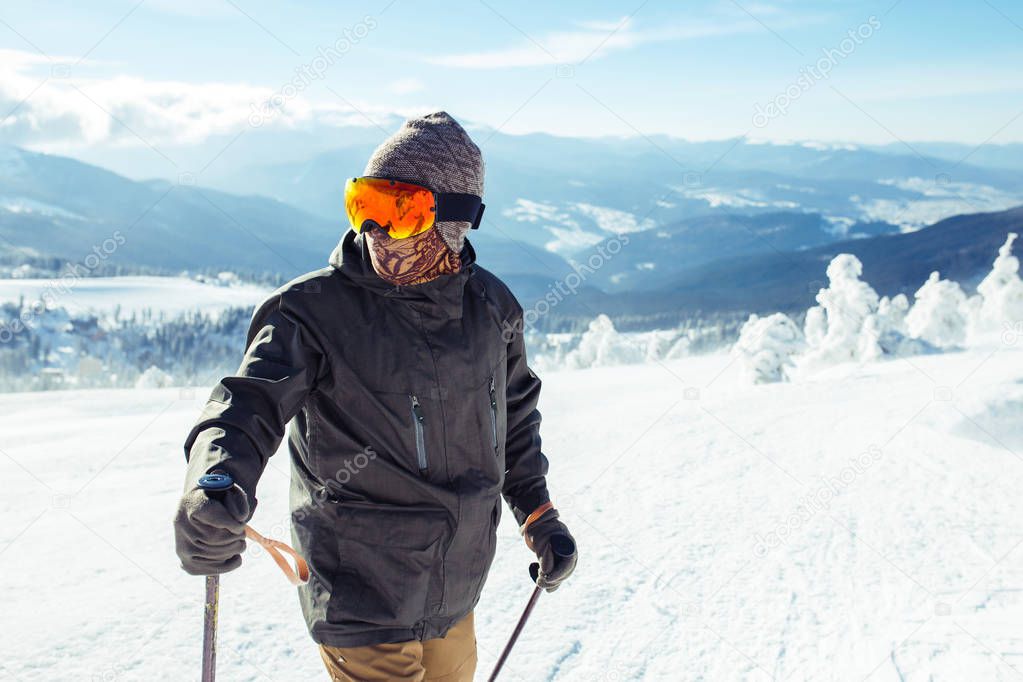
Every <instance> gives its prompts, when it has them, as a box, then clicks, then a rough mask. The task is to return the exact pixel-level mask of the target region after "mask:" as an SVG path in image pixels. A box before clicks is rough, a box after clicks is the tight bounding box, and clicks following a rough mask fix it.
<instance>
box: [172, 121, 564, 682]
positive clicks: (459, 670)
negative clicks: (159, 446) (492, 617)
mask: <svg viewBox="0 0 1023 682" xmlns="http://www.w3.org/2000/svg"><path fill="white" fill-rule="evenodd" d="M482 196H483V160H482V157H481V154H480V150H479V148H478V147H477V146H476V145H475V144H474V143H473V142H472V140H471V139H470V138H469V136H468V134H467V133H466V132H465V130H463V129H462V127H461V126H460V125H459V124H458V123H457V122H456V121H455V120H454V119H452V118H451V117H450V116H449V115H447V114H446V113H443V112H438V113H434V114H430V115H428V116H424V117H422V118H415V119H410V120H408V121H406V122H405V124H404V126H403V127H402V128H401V129H400V130H399V131H398V132H397V133H396V134H395V135H394V136H392V137H391V138H390V139H388V140H387V141H385V142H384V143H383V144H382V145H381V146H380V147H379V148H378V149H377V150H376V151H375V152H374V153H373V156H372V158H370V160H369V163H368V164H367V165H366V169H365V171H364V173H363V177H361V178H355V179H353V180H349V181H348V184H347V186H346V189H345V205H346V210H347V213H348V217H349V220H350V222H351V223H352V230H351V231H350V232H348V233H347V234H346V235H345V236H344V238H343V239H342V241H341V243H340V245H339V246H338V247H337V248H336V249H335V250H334V253H333V254H332V255H331V257H330V267H328V268H324V269H322V270H318V271H316V272H312V273H309V274H307V275H304V276H302V277H300V278H298V279H297V280H295V281H293V282H291V283H290V284H288V285H286V286H285V287H283V288H282V289H280V290H278V291H277V292H276V293H274V294H273V295H272V296H271V297H270V298H269V299H268V300H267V301H266V302H265V303H263V304H262V305H261V306H260V307H259V309H258V310H257V311H256V313H255V316H254V318H253V321H252V325H251V328H250V330H249V335H248V350H247V351H246V354H245V358H244V360H243V361H242V364H241V367H240V369H239V370H238V373H237V374H236V375H235V376H232V377H227V378H225V379H223V380H222V381H221V382H220V383H219V384H218V385H217V386H216V388H215V389H214V390H213V395H212V397H211V398H210V401H209V403H208V404H207V407H206V409H205V411H204V413H203V416H202V418H201V420H200V421H199V423H198V424H197V425H196V426H195V428H194V429H193V430H192V432H191V433H190V435H189V436H188V439H187V441H186V443H185V452H186V456H187V458H188V471H187V478H186V484H185V494H184V496H183V498H182V500H181V504H180V506H179V510H178V514H177V517H176V519H175V533H176V540H177V550H178V555H179V557H180V558H181V562H182V565H183V567H184V569H185V570H186V571H188V572H189V573H192V574H196V575H209V574H218V573H223V572H226V571H230V570H232V569H234V568H237V567H238V565H239V564H240V563H241V557H240V556H239V554H240V553H241V552H242V551H243V549H244V546H245V545H244V535H243V528H244V524H245V522H247V521H248V519H249V518H250V517H251V516H252V512H253V510H254V509H255V506H256V482H257V481H258V480H259V477H260V474H261V473H262V471H263V468H264V466H265V465H266V461H267V459H268V458H269V457H270V455H272V454H273V453H274V451H276V449H277V448H278V446H279V445H280V443H281V440H282V439H283V438H284V435H285V428H286V425H287V423H288V422H289V421H290V422H291V430H290V434H289V449H290V452H291V462H292V486H291V507H292V521H293V539H294V542H295V543H296V544H297V549H298V550H299V552H301V553H302V554H303V555H304V556H305V557H306V559H307V560H308V562H309V564H310V567H311V573H312V577H311V579H310V581H309V583H308V584H307V585H305V586H303V587H301V588H300V589H299V598H300V601H301V605H302V610H303V613H304V614H305V618H306V622H307V624H308V626H309V631H310V633H311V634H312V637H313V639H314V640H315V641H316V642H317V643H318V644H320V653H321V656H322V658H323V660H324V662H325V664H326V666H327V669H328V670H329V672H330V674H331V677H332V679H335V680H359V681H360V682H361V681H362V680H399V681H401V680H409V681H412V680H415V681H417V682H418V681H421V680H435V681H437V680H444V681H445V682H461V681H462V680H466V681H468V680H471V679H472V676H473V672H474V670H475V667H476V641H475V634H474V631H473V625H472V611H473V608H474V607H475V606H476V603H477V601H478V599H479V595H480V591H481V590H482V588H483V583H484V581H485V580H486V577H487V572H488V570H489V568H490V564H491V561H492V559H493V555H494V547H495V531H496V528H497V524H498V520H499V519H500V515H501V504H500V500H501V496H502V495H503V497H504V499H505V500H506V501H507V503H508V504H509V506H510V507H511V510H512V513H513V514H514V516H515V519H516V521H517V522H518V524H519V525H520V527H521V528H522V529H523V535H524V537H525V540H526V544H527V545H528V546H529V547H530V548H531V549H532V550H533V551H534V552H535V553H536V555H537V557H538V558H539V574H538V576H537V583H538V584H539V585H540V586H542V587H545V588H546V589H548V590H549V591H553V590H554V589H556V588H557V587H558V586H559V585H560V584H561V583H562V581H563V580H565V578H567V577H568V576H569V574H571V572H572V571H573V569H574V567H575V563H576V551H575V544H574V541H573V540H572V536H571V534H570V533H569V532H568V529H567V528H566V527H565V526H564V524H563V523H562V522H561V521H560V520H559V519H558V512H557V511H556V510H555V509H554V508H553V507H552V505H551V503H550V497H549V495H548V492H547V483H546V480H545V475H546V473H547V459H546V457H545V456H544V455H543V454H542V453H541V452H540V436H539V427H540V413H539V412H538V411H537V409H536V404H537V399H538V398H539V393H540V380H539V379H538V378H537V377H536V375H535V374H533V372H532V371H531V370H530V369H529V367H527V365H526V353H525V347H524V343H523V338H522V330H523V325H522V308H521V307H520V306H519V304H518V302H517V301H516V300H515V297H514V296H513V295H512V294H511V292H510V291H509V290H508V288H507V287H506V286H505V285H504V284H503V283H502V282H501V281H500V280H499V279H497V277H495V276H494V275H493V274H491V273H490V272H487V271H486V270H484V269H483V268H481V267H479V266H478V265H477V264H476V263H475V254H474V251H473V249H472V246H471V245H470V244H469V243H468V242H467V241H466V239H465V236H466V233H467V232H468V231H469V229H470V228H472V227H477V226H478V224H479V219H480V217H481V215H482V211H483V205H482V203H481V200H482ZM215 472H223V473H228V474H230V475H231V476H232V477H233V479H234V481H235V482H236V485H235V486H234V487H233V488H231V489H230V490H228V491H227V493H226V494H218V495H213V496H210V495H207V494H206V492H205V491H204V490H202V489H199V488H198V487H197V485H196V481H197V480H198V478H199V476H201V475H203V474H206V473H215Z"/></svg>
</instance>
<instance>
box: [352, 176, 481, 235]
mask: <svg viewBox="0 0 1023 682" xmlns="http://www.w3.org/2000/svg"><path fill="white" fill-rule="evenodd" d="M484 208H486V207H485V206H484V204H483V201H482V199H480V197H478V196H476V195H475V194H453V193H446V192H434V191H433V190H431V189H430V188H429V187H423V186H422V185H416V184H413V183H411V182H402V181H400V180H391V179H389V178H374V177H369V176H366V177H361V178H351V179H350V180H348V181H347V182H346V183H345V212H346V213H347V214H348V221H349V222H350V223H351V224H352V229H353V230H355V231H356V232H364V231H365V232H368V231H371V230H377V229H379V230H383V231H384V232H386V233H387V234H388V235H389V236H390V237H391V238H393V239H406V238H408V237H414V236H415V235H417V234H422V233H423V232H426V231H427V230H429V229H430V228H431V227H433V226H434V224H436V223H438V222H467V223H471V224H472V229H474V230H475V229H477V228H478V227H479V226H480V220H481V219H482V218H483V209H484Z"/></svg>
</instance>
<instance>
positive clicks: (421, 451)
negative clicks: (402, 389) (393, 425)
mask: <svg viewBox="0 0 1023 682" xmlns="http://www.w3.org/2000/svg"><path fill="white" fill-rule="evenodd" d="M409 400H410V401H411V403H412V428H413V430H414V431H415V435H416V462H417V463H418V464H419V471H420V473H422V472H424V471H426V470H427V468H429V464H430V463H429V460H427V458H426V433H425V431H424V430H423V423H424V421H425V420H424V419H423V408H422V407H421V406H420V405H419V398H417V397H415V396H414V395H410V396H409Z"/></svg>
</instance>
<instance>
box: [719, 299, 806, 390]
mask: <svg viewBox="0 0 1023 682" xmlns="http://www.w3.org/2000/svg"><path fill="white" fill-rule="evenodd" d="M804 345H805V342H804V338H803V334H802V333H801V332H800V331H799V327H797V326H796V323H795V322H793V321H792V320H791V319H789V317H788V316H787V315H784V314H782V313H774V314H773V315H768V316H767V317H759V316H757V315H750V316H749V319H748V320H746V323H745V324H744V325H743V326H742V329H741V330H739V340H738V341H736V343H735V346H733V347H732V352H733V353H734V354H736V355H738V356H739V357H740V358H741V359H742V366H743V371H744V375H745V377H746V379H747V380H748V381H750V382H752V383H755V384H763V383H771V382H775V381H786V380H788V379H789V378H790V374H791V370H792V368H793V361H792V359H793V357H794V356H795V355H796V354H797V353H799V352H800V351H801V350H802V349H803V347H804Z"/></svg>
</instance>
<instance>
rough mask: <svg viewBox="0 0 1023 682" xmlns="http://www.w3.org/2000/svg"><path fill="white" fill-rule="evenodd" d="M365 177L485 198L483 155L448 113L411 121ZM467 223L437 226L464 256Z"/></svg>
mask: <svg viewBox="0 0 1023 682" xmlns="http://www.w3.org/2000/svg"><path fill="white" fill-rule="evenodd" d="M363 175H373V176H377V177H384V178H393V179H397V180H405V181H408V182H413V183H416V184H417V185H423V186H425V187H429V188H430V189H432V190H433V191H435V192H452V193H457V194H475V195H476V196H478V197H482V196H483V155H482V154H481V153H480V148H479V147H477V146H476V144H475V143H474V142H473V141H472V139H471V138H470V137H469V133H467V132H465V129H464V128H462V126H460V125H458V121H456V120H455V119H453V118H451V116H449V115H448V114H447V112H444V111H438V112H435V113H433V114H427V115H426V116H421V117H419V118H410V119H409V120H407V121H405V123H404V124H403V125H402V126H401V128H400V129H399V130H398V132H396V133H395V134H394V135H391V137H389V138H387V139H386V140H384V143H383V144H381V145H380V146H379V147H377V148H376V151H374V152H373V156H371V157H370V159H369V162H368V163H367V164H366V169H365V170H364V171H363ZM470 227H472V225H471V224H470V223H467V222H438V223H437V225H436V228H435V229H436V230H437V231H438V232H439V233H440V236H441V238H443V239H444V242H445V243H446V244H447V245H448V246H449V247H450V248H451V250H452V251H454V252H455V253H460V252H461V250H462V244H463V243H464V242H465V235H466V233H467V232H468V231H469V228H470Z"/></svg>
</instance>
